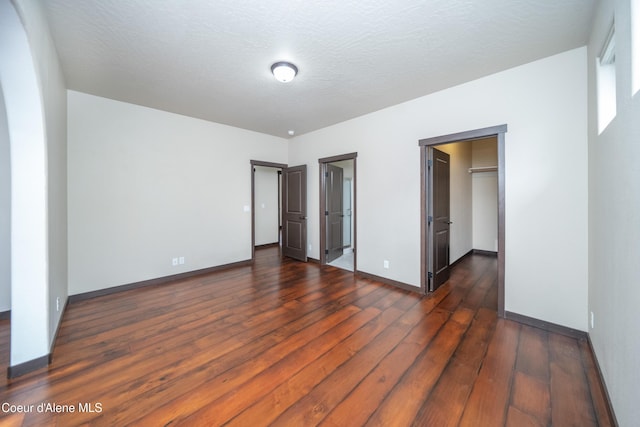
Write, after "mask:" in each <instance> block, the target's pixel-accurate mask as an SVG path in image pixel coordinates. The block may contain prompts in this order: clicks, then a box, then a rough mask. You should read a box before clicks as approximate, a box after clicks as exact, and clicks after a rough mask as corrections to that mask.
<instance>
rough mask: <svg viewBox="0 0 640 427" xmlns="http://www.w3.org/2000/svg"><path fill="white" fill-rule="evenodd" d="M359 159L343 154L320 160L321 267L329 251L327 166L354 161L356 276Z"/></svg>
mask: <svg viewBox="0 0 640 427" xmlns="http://www.w3.org/2000/svg"><path fill="white" fill-rule="evenodd" d="M357 157H358V153H357V152H354V153H347V154H341V155H338V156H331V157H324V158H322V159H318V164H319V168H318V169H319V173H320V180H319V181H320V210H319V218H320V265H326V264H327V257H326V255H325V250H326V249H327V220H326V218H325V215H324V212H325V210H326V206H327V180H326V175H325V173H326V172H327V164H329V163H334V162H339V161H341V160H353V192H352V198H353V203H352V206H351V213H352V218H353V235H352V236H351V246H352V247H353V273H354V274H355V272H356V271H358V268H357V266H358V251H357V249H358V247H357V242H358V240H357V236H358V221H357V219H358V216H357V212H358V208H357V205H358V203H357V192H358V190H357V188H358V186H357V180H358V173H357V172H358V167H357V160H356V159H357Z"/></svg>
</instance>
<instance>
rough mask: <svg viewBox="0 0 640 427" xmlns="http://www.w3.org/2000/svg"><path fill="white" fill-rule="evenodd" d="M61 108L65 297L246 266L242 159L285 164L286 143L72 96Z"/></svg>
mask: <svg viewBox="0 0 640 427" xmlns="http://www.w3.org/2000/svg"><path fill="white" fill-rule="evenodd" d="M68 105H69V129H68V133H69V146H68V152H69V171H68V174H69V190H68V191H69V196H68V197H69V293H70V294H71V295H73V294H78V293H83V292H88V291H93V290H96V289H103V288H108V287H112V286H118V285H123V284H129V283H135V282H139V281H143V280H147V279H152V278H158V277H163V276H168V275H172V274H177V273H182V272H186V271H193V270H198V269H202V268H207V267H212V266H219V265H224V264H229V263H233V262H238V261H244V260H248V259H250V258H251V213H250V212H245V211H244V207H245V206H250V205H251V175H250V167H249V165H250V160H251V159H260V160H262V161H270V162H277V163H287V141H286V140H285V139H282V138H277V137H273V136H268V135H263V134H259V133H255V132H250V131H246V130H242V129H238V128H233V127H230V126H224V125H220V124H217V123H212V122H207V121H203V120H198V119H193V118H189V117H185V116H180V115H177V114H172V113H167V112H164V111H159V110H154V109H150V108H146V107H140V106H137V105H132V104H127V103H124V102H118V101H113V100H109V99H105V98H100V97H96V96H92V95H87V94H83V93H79V92H74V91H69V92H68ZM174 257H184V258H185V263H184V264H183V265H178V266H173V265H172V259H173V258H174Z"/></svg>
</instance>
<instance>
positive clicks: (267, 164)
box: [249, 160, 289, 262]
mask: <svg viewBox="0 0 640 427" xmlns="http://www.w3.org/2000/svg"><path fill="white" fill-rule="evenodd" d="M249 163H250V164H251V262H253V261H254V260H255V258H256V173H255V166H263V167H268V168H274V169H280V170H282V169H285V168H288V167H289V166H288V165H286V164H284V163H273V162H263V161H261V160H251V161H250V162H249ZM279 185H280V186H282V180H281V181H280V183H279ZM280 193H282V189H280ZM279 203H280V206H279V208H278V210H279V211H282V198H281V199H280V200H279ZM279 221H280V219H279ZM278 233H279V234H280V230H278ZM281 239H282V235H281V234H280V236H279V237H278V241H279V243H280V244H282V242H280V240H281Z"/></svg>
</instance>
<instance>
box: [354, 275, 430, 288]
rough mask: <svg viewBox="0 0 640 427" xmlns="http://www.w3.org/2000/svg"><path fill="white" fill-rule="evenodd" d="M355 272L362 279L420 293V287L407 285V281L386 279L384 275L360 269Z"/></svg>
mask: <svg viewBox="0 0 640 427" xmlns="http://www.w3.org/2000/svg"><path fill="white" fill-rule="evenodd" d="M356 274H357V275H358V276H360V277H362V278H364V279H370V280H375V281H376V282H380V283H384V284H385V285H389V286H393V287H396V288H400V289H404V290H405V291H409V292H415V293H418V294H421V293H422V291H421V289H420V287H418V286H412V285H409V284H408V283H404V282H399V281H397V280H393V279H387V278H386V277H382V276H376V275H375V274H371V273H366V272H364V271H361V270H356Z"/></svg>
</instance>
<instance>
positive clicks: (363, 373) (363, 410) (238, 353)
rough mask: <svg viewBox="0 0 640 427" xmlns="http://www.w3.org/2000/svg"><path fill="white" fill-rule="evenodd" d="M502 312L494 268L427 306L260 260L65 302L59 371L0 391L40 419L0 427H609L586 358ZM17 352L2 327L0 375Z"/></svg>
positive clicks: (274, 256)
mask: <svg viewBox="0 0 640 427" xmlns="http://www.w3.org/2000/svg"><path fill="white" fill-rule="evenodd" d="M496 301H497V289H496V260H495V258H492V257H487V256H482V255H473V256H468V257H466V258H465V259H464V260H463V261H462V262H460V263H458V264H457V265H456V267H455V268H454V270H453V272H452V275H451V279H450V280H449V281H448V282H447V283H446V284H445V285H444V286H443V287H441V288H440V289H439V290H438V291H437V292H435V293H434V294H432V295H429V296H426V297H421V296H419V295H416V294H412V293H409V292H406V291H403V290H399V289H395V288H391V287H388V286H386V285H383V284H381V283H377V282H374V281H371V280H368V279H360V278H357V277H354V275H353V274H352V273H349V272H346V271H343V270H339V269H336V268H333V267H326V268H320V267H319V266H318V265H316V264H311V263H307V264H303V263H298V262H295V261H290V260H281V259H280V256H279V253H278V249H277V248H269V249H264V250H260V251H257V252H256V263H255V265H254V266H251V267H240V268H236V269H233V270H227V271H223V272H218V273H215V274H210V275H206V276H199V277H195V278H191V279H188V280H183V281H181V282H178V283H174V284H170V285H163V286H157V287H149V288H142V289H137V290H133V291H128V292H123V293H119V294H114V295H109V296H103V297H100V298H95V299H92V300H87V301H82V302H77V303H73V304H71V305H70V306H69V307H68V308H67V311H66V313H65V315H64V318H63V320H62V324H61V327H60V332H59V336H58V340H57V343H56V347H55V349H54V354H53V363H52V365H51V366H50V367H49V368H48V369H43V370H40V371H38V372H34V373H31V374H28V375H25V376H23V377H19V378H17V379H14V380H11V381H9V380H7V379H6V378H3V379H2V380H0V404H4V403H7V404H11V405H23V407H26V408H30V407H31V408H33V409H32V412H24V410H23V411H18V412H15V413H10V409H11V407H8V406H7V405H4V406H3V408H4V410H0V425H3V426H4V425H9V426H13V425H16V426H20V425H23V426H43V425H58V426H75V425H97V426H123V425H141V426H163V425H185V426H199V425H201V426H214V425H230V426H259V425H276V426H306V425H326V426H359V425H370V426H374V425H377V426H410V425H415V426H503V425H508V426H518V427H521V426H549V425H554V426H572V425H575V426H581V427H584V426H597V425H609V422H608V419H607V416H606V406H605V404H604V399H603V396H602V394H601V392H600V388H599V386H600V384H599V382H598V378H597V375H596V370H595V365H594V362H593V359H592V356H591V353H590V351H589V347H588V345H587V344H586V343H585V342H584V341H583V340H576V339H573V338H568V337H565V336H562V335H557V334H553V333H548V332H545V331H542V330H539V329H535V328H532V327H528V326H525V325H521V324H518V323H514V322H512V321H507V320H503V319H497V316H496ZM8 339H9V321H8V320H4V321H0V368H1V369H2V370H3V372H6V367H7V365H8V362H9V356H8ZM43 403H44V404H45V405H46V404H47V403H51V404H57V405H60V406H59V407H58V409H61V410H62V409H64V410H67V411H70V410H74V412H63V413H53V412H51V411H49V412H39V409H45V410H46V409H50V410H51V409H55V408H54V407H51V406H49V407H47V406H44V407H39V406H38V405H40V404H43ZM30 405H33V406H30ZM7 409H9V411H7ZM90 410H91V411H90Z"/></svg>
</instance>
